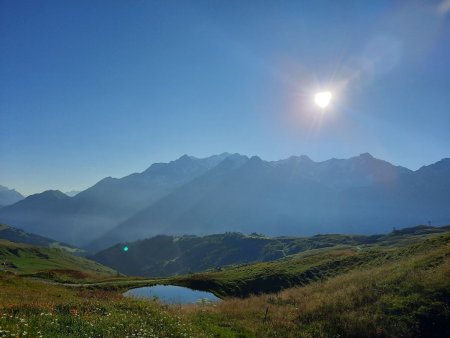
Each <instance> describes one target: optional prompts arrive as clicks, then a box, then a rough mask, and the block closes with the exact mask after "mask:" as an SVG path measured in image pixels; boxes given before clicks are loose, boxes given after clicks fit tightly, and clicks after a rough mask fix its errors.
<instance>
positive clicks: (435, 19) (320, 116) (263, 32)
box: [0, 0, 450, 194]
mask: <svg viewBox="0 0 450 338" xmlns="http://www.w3.org/2000/svg"><path fill="white" fill-rule="evenodd" d="M320 90H329V91H330V92H332V94H333V99H332V103H331V105H330V106H329V107H327V109H326V110H324V111H323V110H321V109H319V107H317V106H314V103H313V96H314V94H315V93H316V92H317V91H320ZM449 130H450V1H449V0H444V1H441V0H439V1H431V0H430V1H412V0H411V1H393V0H386V1H382V0H380V1H360V0H358V1H344V0H343V1H335V0H333V1H300V0H296V1H278V0H277V1H256V0H255V1H250V0H248V1H242V0H238V1H233V0H231V1H230V0H227V1H215V0H208V1H187V0H179V1H175V0H174V1H162V0H161V1H139V0H122V1H118V0H115V1H113V0H108V1H91V0H87V1H80V0H73V1H70V0H65V1H60V0H55V1H45V0H40V1H21V0H14V1H13V0H0V135H1V140H0V184H2V185H6V186H8V187H11V188H16V189H17V190H18V191H20V192H22V193H25V194H31V193H35V192H41V191H43V190H46V189H50V188H51V189H60V190H62V191H68V190H81V189H84V188H87V187H88V186H90V185H92V184H94V183H95V182H96V181H98V180H100V179H101V178H103V177H105V176H113V177H121V176H124V175H126V174H129V173H132V172H136V171H142V170H144V169H146V168H147V167H148V166H149V165H150V164H151V163H153V162H165V161H170V160H173V159H175V158H177V157H179V156H181V155H183V154H185V153H186V154H189V155H194V156H198V157H204V156H208V155H212V154H217V153H222V152H225V151H227V152H239V153H242V154H247V155H258V156H260V157H262V158H263V159H268V160H276V159H280V158H285V157H288V156H290V155H301V154H306V155H308V156H310V157H311V158H312V159H313V160H317V161H319V160H325V159H328V158H331V157H337V158H347V157H351V156H354V155H357V154H359V153H363V152H370V153H371V154H372V155H374V156H375V157H378V158H382V159H386V160H388V161H390V162H392V163H394V164H399V165H403V166H406V167H409V168H411V169H417V168H419V167H420V166H422V165H425V164H430V163H432V162H435V161H437V160H439V159H441V158H443V157H449V156H450V151H449V149H450V132H449Z"/></svg>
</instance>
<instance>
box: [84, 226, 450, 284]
mask: <svg viewBox="0 0 450 338" xmlns="http://www.w3.org/2000/svg"><path fill="white" fill-rule="evenodd" d="M448 230H450V228H449V227H447V228H445V227H442V228H439V227H428V226H418V227H414V228H409V229H402V230H399V231H394V232H392V233H390V234H387V235H374V236H358V235H339V234H327V235H317V236H311V237H278V238H271V237H264V236H258V235H243V234H239V233H226V234H218V235H209V236H203V237H199V236H181V237H174V236H156V237H152V238H149V239H145V240H141V241H136V242H132V243H126V245H127V246H128V248H129V250H128V251H127V252H124V251H123V246H124V245H125V244H124V243H122V244H118V245H115V246H113V247H111V248H108V249H106V250H103V251H101V252H99V253H97V254H96V255H94V256H92V259H94V260H96V261H98V262H100V263H101V264H104V265H107V266H110V267H112V268H114V269H115V270H117V271H120V272H122V273H124V274H127V275H134V276H153V277H156V276H171V275H178V274H186V273H190V272H199V271H205V270H208V269H217V268H219V267H223V266H226V265H233V264H248V263H255V262H267V261H273V260H276V259H280V258H283V257H287V256H289V255H292V254H295V253H299V252H304V251H307V250H311V249H318V248H329V247H334V246H338V245H347V246H358V245H368V244H383V245H388V244H389V243H394V244H395V245H398V244H400V242H401V241H405V240H406V241H408V240H409V239H410V238H411V237H416V238H417V237H420V236H426V235H428V234H431V233H442V232H445V231H448Z"/></svg>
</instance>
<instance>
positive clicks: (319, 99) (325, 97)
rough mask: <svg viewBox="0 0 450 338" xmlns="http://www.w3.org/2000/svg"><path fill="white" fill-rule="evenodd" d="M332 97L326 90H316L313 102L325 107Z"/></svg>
mask: <svg viewBox="0 0 450 338" xmlns="http://www.w3.org/2000/svg"><path fill="white" fill-rule="evenodd" d="M332 98H333V95H332V94H331V93H330V92H328V91H326V92H318V93H316V95H314V102H315V103H316V104H317V105H318V106H319V107H320V108H326V107H327V106H328V105H329V104H330V102H331V99H332Z"/></svg>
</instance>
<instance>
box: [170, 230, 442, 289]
mask: <svg viewBox="0 0 450 338" xmlns="http://www.w3.org/2000/svg"><path fill="white" fill-rule="evenodd" d="M393 236H397V240H396V241H394V239H393ZM393 236H388V237H386V240H385V241H380V242H377V244H376V245H359V246H336V247H333V248H325V249H314V250H309V251H306V252H304V253H300V254H296V255H292V256H290V257H286V258H284V259H281V260H277V261H273V262H265V263H257V264H251V265H243V266H238V267H231V268H227V269H224V270H222V271H218V272H206V273H198V274H193V275H189V276H182V277H178V278H175V280H176V281H177V283H178V284H180V285H186V286H189V287H192V288H196V289H201V290H209V291H212V292H214V293H215V294H217V295H220V296H249V295H250V294H257V293H262V292H277V291H280V290H282V289H285V288H288V287H292V286H302V285H306V284H309V283H311V282H315V281H319V280H323V279H326V278H330V277H333V276H336V275H339V274H343V273H346V272H349V271H351V270H353V269H358V268H370V267H376V266H381V265H383V264H387V263H390V262H395V261H399V260H401V259H403V258H407V257H410V256H415V255H420V254H422V253H424V252H427V251H429V250H433V249H434V248H436V247H439V248H440V247H443V248H448V245H449V242H450V232H447V233H444V234H431V235H430V234H427V235H422V234H418V235H414V236H410V235H407V236H405V235H401V236H400V235H398V234H397V235H393ZM393 243H396V244H395V245H393Z"/></svg>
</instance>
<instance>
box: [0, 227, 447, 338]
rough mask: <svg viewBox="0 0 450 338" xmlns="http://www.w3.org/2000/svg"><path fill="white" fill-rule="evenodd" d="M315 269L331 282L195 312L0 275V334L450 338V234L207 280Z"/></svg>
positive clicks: (101, 290) (106, 290)
mask: <svg viewBox="0 0 450 338" xmlns="http://www.w3.org/2000/svg"><path fill="white" fill-rule="evenodd" d="M349 263H351V264H349ZM291 264H297V265H295V266H294V265H291ZM336 267H340V269H337V268H336ZM266 268H267V269H266ZM311 268H314V269H315V270H317V273H319V272H320V275H321V276H328V279H326V280H324V279H320V280H317V279H314V278H311V279H310V280H309V281H308V283H309V284H308V285H305V286H303V287H296V288H290V289H286V290H284V291H282V292H279V293H272V294H265V295H260V296H251V297H248V298H245V299H239V298H230V299H226V300H224V301H223V302H219V303H217V304H212V305H211V304H210V305H208V304H200V305H192V306H167V305H163V304H161V303H158V302H155V301H145V300H135V299H126V298H124V297H123V296H122V295H121V294H120V291H118V290H121V289H122V287H123V285H122V283H124V282H125V281H124V280H122V279H120V280H111V281H110V282H109V283H108V285H101V286H97V287H96V288H95V289H89V288H86V287H81V286H79V287H77V288H70V287H64V286H61V285H53V284H49V283H43V282H42V281H36V280H33V279H29V278H26V277H20V276H14V275H8V274H3V275H1V274H0V337H2V338H6V337H50V338H53V337H58V338H59V337H61V338H63V337H64V338H65V337H67V338H71V337H164V338H165V337H196V338H197V337H199V338H200V337H270V338H272V337H450V236H449V235H441V236H435V237H432V238H430V239H427V240H423V241H420V242H419V243H416V244H413V245H409V246H401V247H388V248H370V251H368V252H365V251H364V250H362V251H361V252H359V251H358V250H356V251H355V250H353V251H352V250H350V251H349V250H348V249H339V250H334V249H333V250H331V249H330V250H328V251H318V252H315V253H313V254H312V255H306V256H305V255H302V256H298V257H297V258H295V259H292V260H282V261H278V262H273V263H270V264H269V263H267V264H258V265H248V266H245V267H243V268H237V269H236V270H226V271H223V272H220V273H211V274H210V276H211V275H212V276H213V277H214V276H216V275H218V276H219V277H220V278H222V279H217V280H218V281H219V282H220V281H225V282H227V283H233V282H234V281H236V280H237V278H239V279H241V278H248V279H250V280H256V279H255V278H259V280H261V281H262V282H266V283H267V282H268V281H270V282H272V281H273V280H275V279H272V278H269V279H268V277H270V276H272V275H274V274H275V275H276V276H278V277H280V278H281V277H282V276H283V275H280V271H281V272H283V271H284V272H286V275H287V276H291V275H292V276H295V274H296V273H297V274H300V273H304V270H305V269H311ZM203 275H204V276H205V277H208V274H207V273H205V274H203ZM174 280H176V279H174ZM259 280H257V281H259ZM129 282H133V283H135V284H134V285H138V284H136V283H141V282H142V281H135V280H130V281H129ZM152 282H154V281H152ZM90 287H91V288H92V286H90ZM116 287H117V288H116Z"/></svg>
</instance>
